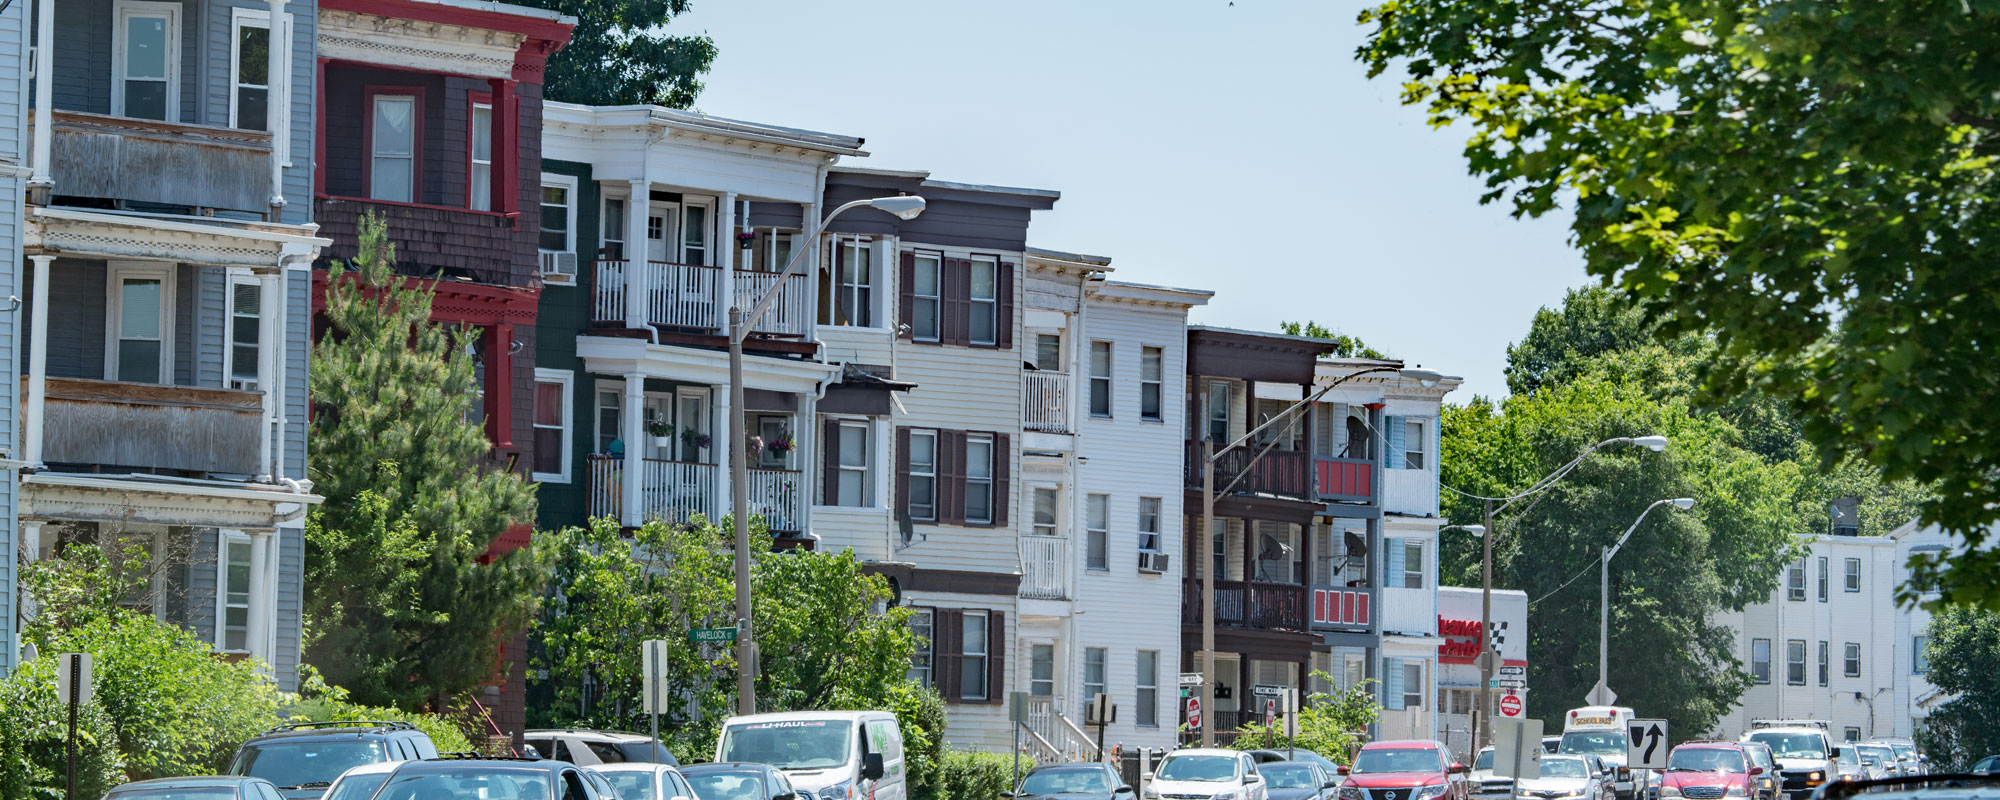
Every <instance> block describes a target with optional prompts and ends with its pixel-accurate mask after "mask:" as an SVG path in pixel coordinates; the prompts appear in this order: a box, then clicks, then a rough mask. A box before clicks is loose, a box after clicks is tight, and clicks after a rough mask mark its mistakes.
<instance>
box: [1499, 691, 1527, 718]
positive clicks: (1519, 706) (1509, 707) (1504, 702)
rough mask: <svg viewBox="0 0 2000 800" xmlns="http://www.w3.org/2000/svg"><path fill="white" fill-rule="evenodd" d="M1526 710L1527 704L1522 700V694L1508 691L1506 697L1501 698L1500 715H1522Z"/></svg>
mask: <svg viewBox="0 0 2000 800" xmlns="http://www.w3.org/2000/svg"><path fill="white" fill-rule="evenodd" d="M1526 710H1527V704H1525V703H1522V702H1521V696H1520V695H1518V694H1514V693H1513V692H1508V693H1507V696H1506V697H1502V698H1500V716H1503V717H1520V716H1521V713H1522V712H1524V711H1526Z"/></svg>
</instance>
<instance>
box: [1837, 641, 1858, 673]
mask: <svg viewBox="0 0 2000 800" xmlns="http://www.w3.org/2000/svg"><path fill="white" fill-rule="evenodd" d="M1840 674H1842V675H1845V676H1847V677H1849V678H1859V677H1861V643H1859V642H1848V643H1847V655H1846V658H1845V659H1843V660H1842V664H1841V670H1840Z"/></svg>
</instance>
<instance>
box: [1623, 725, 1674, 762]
mask: <svg viewBox="0 0 2000 800" xmlns="http://www.w3.org/2000/svg"><path fill="white" fill-rule="evenodd" d="M1626 733H1627V734H1628V735H1627V737H1626V742H1625V766H1628V767H1631V768H1632V769H1666V768H1667V721H1666V720H1663V719H1635V720H1632V722H1631V723H1629V724H1628V725H1627V726H1626Z"/></svg>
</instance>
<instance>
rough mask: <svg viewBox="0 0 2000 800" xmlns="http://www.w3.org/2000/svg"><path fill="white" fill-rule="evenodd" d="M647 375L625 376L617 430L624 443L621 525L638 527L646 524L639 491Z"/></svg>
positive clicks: (641, 471)
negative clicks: (623, 407) (623, 496)
mask: <svg viewBox="0 0 2000 800" xmlns="http://www.w3.org/2000/svg"><path fill="white" fill-rule="evenodd" d="M645 415H646V376H645V375H642V374H640V373H637V372H628V373H625V409H624V413H623V414H622V415H621V416H619V418H618V420H619V427H621V428H624V431H623V432H622V433H620V434H619V438H621V439H624V440H625V519H624V524H625V525H628V526H638V525H641V524H644V523H645V519H644V513H645V509H646V505H645V503H644V502H642V501H643V500H644V498H643V497H641V496H640V494H639V493H640V492H641V491H642V490H644V488H645V474H644V470H645V467H646V460H645V458H643V457H642V454H643V453H645V451H646V447H645V444H644V443H643V441H642V440H641V437H643V436H644V435H645V433H646V430H645V424H646V419H645Z"/></svg>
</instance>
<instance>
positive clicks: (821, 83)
mask: <svg viewBox="0 0 2000 800" xmlns="http://www.w3.org/2000/svg"><path fill="white" fill-rule="evenodd" d="M1360 8H1361V5H1360V4H1359V3H1356V2H1352V0H1296V1H1294V2H1278V1H1277V0H1236V1H1235V4H1234V5H1233V6H1232V5H1231V4H1230V0H1132V1H1131V2H1112V1H1111V0H1005V1H1004V2H974V1H973V0H904V1H903V2H888V1H886V0H848V1H847V2H829V1H827V0H782V1H781V0H695V1H694V6H693V9H692V10H691V11H690V12H689V13H688V14H685V15H683V16H681V17H679V18H676V19H675V20H673V22H672V23H671V24H670V25H668V30H669V31H671V32H674V33H683V34H686V33H706V34H707V35H709V36H711V37H713V38H714V39H715V42H716V47H717V49H718V51H719V54H718V55H717V57H716V60H715V64H714V67H713V69H712V70H711V72H710V73H709V75H708V76H707V79H706V83H707V88H706V89H705V90H704V91H703V92H702V94H701V97H700V98H699V99H698V100H697V102H696V109H697V110H699V111H703V112H706V113H709V114H715V115H718V116H724V117H732V118H736V119H744V120H751V121H756V122H762V123H768V124H774V125H785V126H790V127H798V128H807V129H812V130H819V131H825V132H830V133H839V134H845V135H850V136H860V137H863V138H865V139H866V140H867V143H866V144H865V145H864V149H866V150H867V151H869V153H870V154H871V157H869V158H867V159H863V160H854V159H847V160H844V162H843V163H848V164H859V165H865V166H874V167H884V168H894V169H922V170H929V171H930V173H931V175H932V177H934V178H936V179H938V180H946V181H957V182H963V183H982V184H997V185H1003V186H1024V187H1033V188H1039V189H1055V190H1058V191H1060V192H1062V199H1061V200H1060V201H1058V202H1057V203H1056V205H1055V209H1054V210H1052V211H1038V212H1035V216H1034V219H1033V222H1032V224H1031V227H1030V228H1029V235H1028V240H1029V244H1031V245H1033V246H1036V247H1045V248H1050V249H1055V250H1065V251H1070V252H1081V253H1090V254H1094V255H1103V256H1109V257H1111V258H1112V264H1111V266H1112V268H1113V273H1112V276H1111V277H1112V278H1113V279H1114V280H1124V281H1133V282H1137V283H1149V284H1163V285H1169V286H1181V287H1188V288H1197V289H1208V290H1211V291H1214V292H1215V297H1214V298H1213V299H1212V300H1211V301H1210V303H1209V305H1208V306H1207V307H1204V308H1197V309H1195V310H1194V312H1193V314H1192V321H1193V322H1194V323H1197V324H1205V325H1221V326H1227V327H1234V328H1247V329H1253V330H1269V331H1275V330H1276V329H1277V326H1278V323H1279V322H1280V321H1283V320H1303V319H1312V320H1317V321H1319V322H1320V323H1321V324H1324V325H1326V326H1327V327H1329V328H1332V329H1334V330H1337V331H1340V332H1342V333H1346V334H1349V335H1354V336H1358V337H1360V338H1361V339H1362V340H1364V341H1366V342H1367V343H1368V344H1370V345H1372V346H1374V347H1375V348H1377V349H1379V350H1383V351H1385V352H1387V353H1388V354H1390V355H1392V356H1395V357H1398V358H1402V359H1404V360H1405V361H1407V362H1409V363H1411V364H1413V365H1414V364H1421V365H1423V366H1425V367H1429V368H1432V369H1437V370H1440V371H1442V372H1444V373H1446V374H1450V375H1459V376H1463V377H1464V378H1465V379H1466V380H1465V384H1464V386H1463V387H1461V388H1460V389H1459V390H1458V391H1457V392H1455V393H1454V394H1453V395H1451V396H1450V397H1448V398H1447V400H1449V401H1454V402H1461V403H1462V402H1465V401H1466V400H1469V399H1471V397H1472V395H1474V394H1483V395H1487V396H1494V397H1498V396H1504V395H1505V393H1506V383H1505V379H1504V377H1503V375H1502V371H1503V369H1504V368H1505V366H1506V348H1507V345H1508V343H1510V342H1514V341H1517V340H1519V339H1520V338H1521V336H1522V335H1523V334H1525V333H1526V331H1527V329H1528V324H1529V322H1530V321H1531V319H1532V317H1533V315H1534V312H1535V310H1536V309H1537V308H1540V307H1542V306H1545V305H1554V304H1557V303H1560V302H1561V300H1562V296H1563V292H1564V290H1565V289H1567V288H1569V287H1572V286H1579V285H1582V284H1584V283H1586V282H1588V281H1589V280H1590V279H1589V277H1588V276H1586V275H1585V274H1584V271H1583V267H1582V261H1581V259H1580V258H1579V257H1578V256H1577V254H1576V253H1575V252H1574V251H1573V250H1571V249H1570V248H1569V247H1568V246H1567V245H1566V243H1565V242H1566V235H1567V225H1568V220H1567V218H1556V217H1549V218H1544V219H1539V220H1516V219H1514V218H1513V217H1512V216H1511V215H1510V214H1509V210H1508V208H1507V207H1506V206H1505V205H1492V206H1481V205H1479V202H1478V198H1479V195H1480V193H1481V192H1482V190H1483V186H1482V184H1481V182H1480V181H1479V180H1477V179H1474V178H1472V177H1470V176H1468V175H1466V173H1465V162H1464V159H1463V157H1462V156H1461V155H1460V154H1459V151H1460V148H1461V146H1462V145H1463V139H1464V131H1465V129H1464V128H1463V127H1459V128H1456V129H1452V128H1448V129H1444V130H1433V129H1431V128H1430V127H1429V126H1428V124H1427V123H1426V122H1425V119H1424V115H1423V112H1422V110H1421V109H1416V108H1406V107H1404V106H1402V105H1400V104H1399V102H1398V97H1399V86H1398V84H1397V83H1396V82H1395V81H1394V80H1392V77H1391V76H1388V75H1385V76H1383V77H1381V78H1377V79H1375V80H1372V81H1371V80H1368V79H1367V77H1366V71H1365V69H1364V67H1363V66H1362V65H1361V64H1360V63H1358V62H1356V61H1355V60H1354V58H1353V54H1354V50H1355V48H1356V46H1358V45H1359V44H1360V43H1361V41H1362V38H1363V35H1364V29H1363V28H1362V27H1361V26H1360V25H1359V24H1357V23H1356V22H1355V20H1354V17H1355V14H1356V12H1357V11H1358V10H1359V9H1360Z"/></svg>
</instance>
